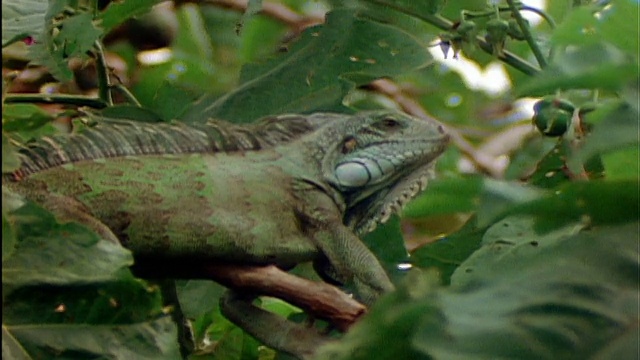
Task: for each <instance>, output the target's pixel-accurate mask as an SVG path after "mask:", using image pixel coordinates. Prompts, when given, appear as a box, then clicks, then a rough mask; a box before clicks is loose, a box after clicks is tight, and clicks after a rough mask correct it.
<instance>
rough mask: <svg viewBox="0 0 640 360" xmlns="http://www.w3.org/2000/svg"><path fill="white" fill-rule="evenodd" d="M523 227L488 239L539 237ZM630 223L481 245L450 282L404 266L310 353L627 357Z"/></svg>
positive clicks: (634, 268)
mask: <svg viewBox="0 0 640 360" xmlns="http://www.w3.org/2000/svg"><path fill="white" fill-rule="evenodd" d="M531 225H532V224H531V223H529V226H526V225H524V224H523V226H520V227H519V229H520V230H521V231H525V234H517V233H516V232H513V230H515V229H513V230H512V229H509V230H506V233H505V230H499V229H496V230H495V233H494V235H495V236H492V238H493V239H494V240H496V239H497V238H496V236H504V235H507V234H510V235H509V236H510V239H517V242H518V243H521V244H525V245H522V246H526V243H527V242H529V243H530V242H531V241H536V240H537V239H538V238H537V236H536V235H535V234H534V233H533V232H532V231H533V229H532V228H531ZM639 225H640V224H638V223H637V222H634V223H630V224H627V225H624V226H619V227H602V228H599V229H597V230H593V231H583V232H581V233H578V234H575V235H570V236H567V235H569V234H568V233H558V234H556V235H555V236H551V235H550V237H549V238H547V239H546V240H545V242H546V243H547V244H546V245H545V246H540V247H538V248H536V250H533V251H519V249H520V248H519V247H518V248H508V251H507V253H504V254H503V253H502V252H498V253H495V254H494V256H491V255H490V254H489V252H487V256H486V257H484V259H485V261H484V262H483V263H480V262H476V266H475V267H474V270H475V271H472V272H470V273H467V274H466V279H465V281H464V282H460V283H454V284H452V286H451V287H450V288H437V287H436V286H435V285H434V283H435V278H436V276H435V275H434V274H430V273H427V274H423V273H420V272H417V271H415V272H413V273H410V274H409V276H407V279H406V280H407V281H405V283H404V284H403V286H400V287H399V288H398V290H397V291H396V292H394V293H391V294H389V295H388V296H386V297H384V298H383V299H381V300H380V301H379V302H378V303H377V304H376V305H375V306H374V307H373V308H372V309H371V311H370V312H369V313H368V315H367V316H366V317H365V318H364V319H362V321H360V322H359V323H358V324H356V325H355V326H354V327H353V328H352V329H350V331H349V333H347V334H346V336H345V337H344V338H343V339H342V340H341V341H339V342H336V343H333V344H328V345H326V346H324V347H323V348H321V349H319V351H318V356H317V359H320V360H324V359H331V360H340V359H350V360H354V359H373V358H396V356H397V358H412V359H422V358H425V359H426V358H435V359H497V358H500V359H509V358H514V359H515V358H517V359H558V358H562V359H585V358H593V356H594V355H602V354H617V355H619V358H633V357H634V356H635V355H636V353H637V341H636V345H635V346H634V345H632V344H633V343H632V340H631V337H632V336H633V335H634V334H637V327H638V326H637V319H638V316H639V315H640V314H639V311H638V307H637V304H638V290H639V288H638V279H637V274H638V271H640V266H639V263H638V258H639V255H640V254H639V253H638V248H637V243H636V242H635V241H629V240H630V239H633V238H637V229H638V226H639ZM497 226H503V225H497ZM500 233H502V234H500ZM490 242H491V243H495V241H490ZM469 261H472V260H469ZM465 265H466V263H465V264H463V266H461V267H460V269H459V271H460V272H463V273H464V272H466V266H465ZM480 270H482V271H480ZM505 339H508V341H505ZM605 358H606V357H605Z"/></svg>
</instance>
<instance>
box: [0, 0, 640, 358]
mask: <svg viewBox="0 0 640 360" xmlns="http://www.w3.org/2000/svg"><path fill="white" fill-rule="evenodd" d="M158 3H160V1H158V0H135V1H134V0H124V1H113V2H109V1H99V2H94V1H83V0H52V1H50V2H49V3H47V2H45V1H40V0H8V1H3V2H2V10H3V15H2V17H3V22H2V44H3V78H4V81H3V104H2V106H3V111H2V121H3V137H2V147H3V157H2V160H3V163H2V168H3V173H4V172H11V171H12V170H14V169H16V168H17V166H18V165H19V164H18V163H17V160H16V158H15V153H14V151H15V146H17V144H19V143H21V142H25V141H29V140H30V139H33V138H37V137H40V136H43V135H46V134H51V133H52V132H56V131H60V130H59V129H60V128H68V127H69V126H71V125H73V126H80V125H81V124H80V122H81V121H80V119H86V118H90V119H92V120H95V119H97V121H99V119H100V118H101V117H111V118H114V117H115V118H126V119H133V120H139V121H149V122H162V121H172V120H175V119H178V120H180V121H185V122H198V121H203V120H206V119H207V118H208V117H216V118H221V119H226V120H229V121H233V122H251V121H254V120H256V119H257V118H259V117H261V116H265V115H269V114H276V113H287V112H298V113H309V112H315V111H335V112H345V113H348V112H354V111H357V110H359V109H370V108H380V107H391V108H398V109H400V110H404V111H406V112H408V113H412V114H414V115H416V116H427V115H426V114H427V112H428V113H429V114H431V115H432V116H433V117H435V118H437V119H439V120H440V121H442V122H443V123H445V124H446V125H447V126H448V127H449V129H450V131H451V133H452V135H453V138H454V144H453V145H452V146H451V148H450V149H449V150H448V151H447V153H446V154H445V155H444V157H443V159H442V160H441V161H440V163H439V164H438V169H437V170H438V174H439V176H438V178H437V180H434V181H433V182H432V183H431V184H430V186H429V189H428V190H427V192H426V193H425V194H424V195H422V196H421V197H419V198H418V199H416V200H415V201H413V202H412V203H411V204H410V205H409V206H408V208H407V209H406V211H405V212H404V214H403V215H402V217H401V218H397V217H396V218H395V219H393V220H392V221H391V222H390V223H389V224H387V225H385V226H383V227H381V228H379V229H377V230H376V231H375V232H374V233H372V234H370V235H369V236H367V239H366V240H367V242H368V243H369V245H370V246H371V248H372V249H373V250H374V251H375V252H376V254H378V255H379V257H380V259H381V260H382V261H383V262H384V263H385V265H386V266H387V268H388V270H389V272H390V274H391V275H392V277H393V278H394V280H395V281H396V284H397V285H398V291H396V292H394V293H393V294H390V295H388V296H386V297H384V298H383V299H382V300H381V301H380V302H379V303H377V304H376V305H375V306H374V307H373V308H372V309H371V311H370V312H369V313H368V314H367V316H366V317H365V318H363V319H362V321H360V322H359V323H358V324H356V325H355V326H354V327H353V328H352V329H351V330H350V331H349V332H348V333H347V334H346V335H344V336H343V337H342V339H341V341H338V342H336V343H335V344H332V345H330V346H327V347H325V348H323V349H321V350H320V353H319V355H318V358H320V359H332V360H335V359H356V358H357V359H373V358H376V359H386V358H398V359H400V358H407V359H408V358H437V359H496V358H519V359H551V358H553V359H556V358H563V359H570V358H571V359H573V358H575V359H585V358H590V359H614V358H615V359H623V358H627V359H628V358H634V357H635V356H636V355H637V354H638V351H639V349H638V347H639V343H638V337H639V335H640V333H639V325H638V324H639V320H640V318H639V313H638V303H639V301H640V299H639V295H638V294H639V291H640V288H639V285H638V284H639V274H640V267H639V256H640V254H639V253H638V244H639V231H640V224H639V222H638V220H639V208H640V200H639V198H638V196H639V192H640V190H639V179H638V174H639V167H638V163H639V157H640V154H639V150H638V143H639V139H638V136H639V131H640V130H639V125H638V124H639V111H640V110H639V106H640V104H639V86H640V80H639V76H640V75H639V70H638V69H639V68H638V53H639V49H638V44H639V42H638V30H639V29H638V23H639V20H638V11H639V10H638V6H639V5H638V2H637V1H631V0H612V1H589V0H582V1H578V0H561V1H560V0H559V1H547V5H546V7H545V8H544V9H537V8H531V7H528V6H525V5H523V4H521V3H519V2H518V1H512V0H511V1H489V2H487V1H484V0H482V1H480V0H473V1H449V2H447V1H443V0H429V1H405V0H348V1H332V0H325V1H306V0H282V1H278V2H275V1H255V0H252V1H249V2H248V4H247V2H243V1H232V0H229V1H215V0H212V1H193V2H192V1H177V0H176V1H173V2H164V3H162V4H159V5H157V4H158ZM96 4H97V5H96ZM260 9H263V10H262V11H260ZM325 13H326V17H325V16H324V14H325ZM524 14H532V15H533V17H531V18H529V19H530V20H527V19H525V18H523V17H522V15H524ZM534 20H535V21H534ZM434 49H435V50H437V51H436V52H434V51H432V50H434ZM440 51H442V52H443V53H444V54H445V56H444V59H442V58H441V57H440V54H439V52H440ZM149 58H152V59H155V60H153V61H150V60H148V59H149ZM436 58H437V59H436ZM463 63H469V64H471V65H470V68H471V69H472V70H471V71H473V70H474V69H475V71H477V72H479V73H481V72H482V71H484V69H489V68H496V66H498V67H499V66H503V68H504V71H505V73H506V76H507V78H508V80H509V83H510V86H508V87H506V88H503V89H500V90H499V91H497V92H496V91H493V92H489V91H487V90H486V89H487V86H486V85H487V83H490V82H494V81H496V80H495V78H485V79H484V80H482V81H481V82H480V83H478V82H476V83H472V82H470V81H469V80H468V78H466V77H465V76H464V75H461V73H460V72H458V71H455V70H454V69H455V68H457V67H458V66H459V65H460V64H463ZM499 64H501V65H499ZM523 99H525V100H526V99H528V101H523ZM2 201H3V203H2V275H3V277H2V287H3V326H2V356H3V358H7V359H31V358H34V359H45V358H118V359H145V358H148V359H163V358H166V359H175V358H179V357H180V351H181V349H180V346H181V345H182V351H183V352H184V351H188V352H190V354H189V358H191V359H209V358H216V359H239V358H243V359H253V358H260V359H270V358H273V357H274V356H275V353H274V352H273V351H271V350H269V349H265V348H263V347H261V346H259V344H258V343H257V342H256V341H255V340H253V339H252V338H251V337H249V336H248V335H246V334H244V333H243V332H242V331H241V330H240V329H238V328H236V327H235V326H233V325H232V324H231V323H229V322H228V321H227V320H225V319H224V318H222V317H221V315H220V314H219V312H218V309H217V307H218V305H217V304H218V297H219V296H220V294H221V287H220V286H218V285H216V284H215V283H212V282H210V281H203V280H198V281H195V280H191V281H181V282H179V283H178V287H177V292H176V294H175V295H177V298H178V299H179V304H180V308H181V312H182V313H183V314H184V316H185V317H186V318H188V319H189V320H190V329H191V330H192V332H193V337H194V340H195V344H184V343H183V344H179V341H178V331H179V325H180V324H176V322H175V320H174V319H173V318H172V317H171V314H175V307H171V306H165V303H163V299H164V300H165V301H166V300H167V298H168V297H170V296H168V294H166V293H165V294H161V291H160V287H159V286H158V284H157V283H155V282H151V281H147V280H141V279H138V278H135V277H134V276H133V275H132V274H131V272H130V271H129V266H130V265H131V264H132V262H133V258H132V256H131V254H130V253H129V252H128V251H127V250H126V249H124V248H122V247H119V246H115V245H113V244H111V243H109V242H107V241H105V240H103V239H101V238H100V237H99V236H98V235H96V234H94V233H92V232H90V231H89V230H87V229H86V228H84V227H82V226H80V225H78V224H75V223H66V224H60V223H57V222H56V221H55V219H54V218H53V216H52V214H50V213H48V212H47V211H45V210H43V209H41V208H40V207H38V206H36V205H34V204H31V203H24V201H22V200H21V199H19V198H17V197H16V196H15V195H13V194H11V193H5V191H4V189H3V200H2ZM407 249H408V250H407ZM407 268H411V270H407ZM298 271H300V273H304V272H305V269H304V268H303V269H298ZM262 301H263V306H264V307H266V308H268V309H270V310H271V311H274V312H277V313H279V314H282V315H284V316H289V315H291V316H293V317H295V316H296V314H295V313H296V312H297V310H296V309H295V308H293V307H291V306H289V305H288V304H286V303H283V302H281V301H279V300H276V299H270V298H265V299H263V300H262Z"/></svg>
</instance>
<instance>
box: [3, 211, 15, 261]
mask: <svg viewBox="0 0 640 360" xmlns="http://www.w3.org/2000/svg"><path fill="white" fill-rule="evenodd" d="M3 212H4V211H3ZM15 246H16V234H15V232H14V230H13V226H11V224H10V223H9V221H8V220H7V218H6V217H5V216H4V214H2V261H4V260H5V259H7V258H9V257H10V256H11V255H12V254H13V251H14V250H15Z"/></svg>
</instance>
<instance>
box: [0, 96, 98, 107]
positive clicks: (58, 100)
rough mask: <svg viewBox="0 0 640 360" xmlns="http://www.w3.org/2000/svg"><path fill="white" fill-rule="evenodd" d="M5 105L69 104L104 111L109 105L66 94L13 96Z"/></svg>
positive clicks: (94, 99)
mask: <svg viewBox="0 0 640 360" xmlns="http://www.w3.org/2000/svg"><path fill="white" fill-rule="evenodd" d="M4 102H5V103H7V104H8V103H44V104H69V105H76V106H88V107H92V108H94V109H103V108H105V107H107V104H106V103H105V102H104V101H102V99H98V98H94V97H88V96H82V95H65V94H54V95H49V94H12V95H7V96H6V97H5V98H4Z"/></svg>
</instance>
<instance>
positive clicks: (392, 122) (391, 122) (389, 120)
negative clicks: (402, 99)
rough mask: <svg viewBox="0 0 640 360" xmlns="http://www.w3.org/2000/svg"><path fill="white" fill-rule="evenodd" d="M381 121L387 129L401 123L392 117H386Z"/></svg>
mask: <svg viewBox="0 0 640 360" xmlns="http://www.w3.org/2000/svg"><path fill="white" fill-rule="evenodd" d="M380 123H381V124H382V126H384V127H385V128H387V129H392V128H395V127H397V126H399V125H400V123H399V122H398V120H396V119H392V118H385V119H383V120H382V121H381V122H380Z"/></svg>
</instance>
